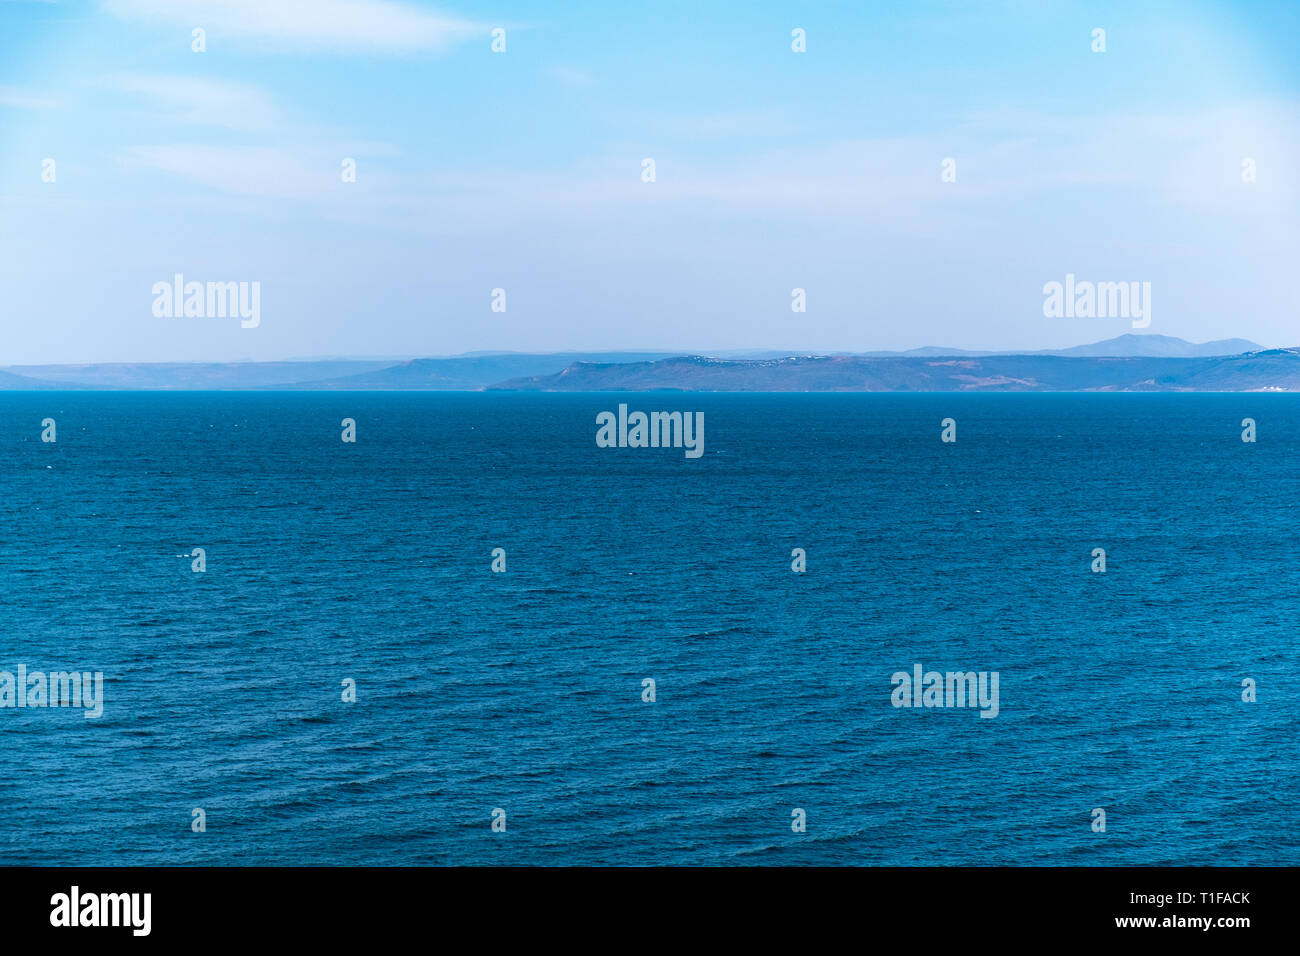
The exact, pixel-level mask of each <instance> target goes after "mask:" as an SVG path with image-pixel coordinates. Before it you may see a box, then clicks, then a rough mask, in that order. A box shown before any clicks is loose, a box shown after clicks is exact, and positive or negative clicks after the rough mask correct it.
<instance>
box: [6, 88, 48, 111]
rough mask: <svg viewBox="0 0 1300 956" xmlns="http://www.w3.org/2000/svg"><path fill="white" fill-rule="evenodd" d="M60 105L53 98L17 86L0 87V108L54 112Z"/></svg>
mask: <svg viewBox="0 0 1300 956" xmlns="http://www.w3.org/2000/svg"><path fill="white" fill-rule="evenodd" d="M58 105H59V103H58V101H57V100H55V99H54V98H53V97H49V96H46V95H44V94H42V93H36V92H33V91H31V90H23V89H19V88H18V87H16V86H0V106H12V107H14V108H16V109H21V110H52V109H56V108H57V107H58Z"/></svg>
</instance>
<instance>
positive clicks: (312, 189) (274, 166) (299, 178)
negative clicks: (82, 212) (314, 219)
mask: <svg viewBox="0 0 1300 956" xmlns="http://www.w3.org/2000/svg"><path fill="white" fill-rule="evenodd" d="M118 160H119V162H121V163H122V165H123V166H125V167H126V168H128V169H147V170H156V171H158V172H162V173H168V174H170V175H173V176H178V177H180V178H183V179H188V180H190V181H191V182H196V183H199V184H201V185H204V186H209V187H212V188H214V189H219V190H222V191H224V192H229V193H236V194H240V195H245V196H259V197H263V198H268V199H320V198H322V197H323V196H325V195H327V194H328V193H327V191H328V190H329V189H330V188H331V187H333V188H335V189H336V188H337V184H338V182H339V175H338V172H337V166H336V165H327V164H326V163H325V162H323V161H322V162H320V163H318V164H313V163H310V162H308V161H306V160H304V159H303V158H302V157H300V156H297V155H295V154H293V153H290V152H287V151H285V150H281V149H275V148H271V147H262V146H208V145H201V144H188V143H178V144H167V145H161V146H130V147H127V148H126V149H124V150H122V151H121V152H120V153H119V154H118Z"/></svg>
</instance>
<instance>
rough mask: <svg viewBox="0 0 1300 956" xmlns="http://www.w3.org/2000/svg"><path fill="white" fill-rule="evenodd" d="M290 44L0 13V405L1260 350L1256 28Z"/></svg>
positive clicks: (960, 11)
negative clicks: (166, 305)
mask: <svg viewBox="0 0 1300 956" xmlns="http://www.w3.org/2000/svg"><path fill="white" fill-rule="evenodd" d="M330 10H331V17H330V18H329V21H328V26H329V29H324V28H323V27H322V22H323V21H318V20H315V19H313V18H305V17H297V16H294V15H292V11H290V10H287V9H286V8H282V7H275V6H274V5H271V6H268V5H266V4H260V3H257V2H254V0H175V2H163V0H63V2H57V3H44V2H26V0H7V2H0V222H3V227H0V296H2V297H3V301H4V309H5V317H6V324H5V328H6V336H5V339H4V346H5V347H4V348H3V350H0V365H4V366H14V365H27V364H54V363H108V362H131V363H141V362H227V361H239V360H252V361H283V360H285V359H287V358H288V357H290V356H292V357H296V358H298V359H303V360H312V359H314V358H316V357H324V356H352V357H364V356H367V355H382V356H397V355H402V356H451V355H461V354H464V353H467V352H484V351H496V352H505V351H514V352H534V353H537V352H559V351H565V350H581V351H585V352H598V351H633V350H635V351H644V350H652V351H656V350H657V351H672V352H679V353H686V354H711V353H717V352H719V351H733V352H734V351H739V350H746V351H766V350H771V351H780V350H783V349H787V348H788V346H789V345H790V344H791V343H792V342H793V343H797V344H798V345H799V350H800V351H810V352H866V351H876V350H896V351H904V350H908V349H913V348H918V347H924V346H940V347H951V348H956V349H965V350H981V351H989V350H1000V351H1006V350H1009V349H1017V350H1043V349H1055V348H1064V347H1069V346H1073V345H1077V344H1078V343H1080V342H1093V341H1097V340H1100V339H1106V338H1110V337H1113V336H1116V335H1119V334H1122V333H1125V332H1128V331H1130V330H1132V324H1131V322H1130V321H1129V320H1128V319H1127V318H1090V319H1083V318H1060V319H1052V318H1047V317H1045V316H1044V313H1043V301H1044V294H1043V288H1044V284H1045V283H1048V282H1053V281H1057V282H1059V281H1063V280H1064V279H1065V277H1066V276H1067V275H1073V276H1077V277H1078V278H1079V279H1080V280H1081V281H1082V280H1088V281H1096V282H1140V283H1150V286H1151V290H1152V291H1151V299H1150V306H1151V316H1150V317H1151V324H1150V326H1149V328H1147V329H1145V330H1144V331H1146V332H1149V333H1159V334H1165V335H1170V336H1177V337H1181V338H1184V339H1187V340H1189V341H1193V342H1204V341H1209V340H1218V339H1228V338H1237V337H1240V338H1246V339H1250V340H1253V341H1255V342H1258V343H1260V344H1261V345H1264V346H1265V347H1287V346H1292V345H1296V344H1300V341H1297V336H1296V334H1295V332H1294V331H1293V330H1295V329H1296V328H1297V322H1296V316H1297V314H1300V287H1298V286H1297V284H1296V283H1295V282H1294V280H1293V275H1294V271H1295V263H1296V261H1298V260H1300V256H1297V254H1296V248H1295V236H1294V224H1295V222H1296V220H1297V212H1300V204H1298V202H1300V201H1298V198H1297V197H1298V195H1300V194H1298V193H1297V190H1296V177H1295V174H1294V170H1295V168H1296V153H1297V148H1296V147H1297V142H1298V137H1297V133H1296V131H1297V129H1298V128H1300V124H1298V122H1297V120H1298V119H1300V67H1298V66H1297V60H1296V58H1295V57H1294V55H1293V53H1294V50H1293V49H1292V46H1293V40H1294V37H1295V36H1296V35H1297V33H1300V8H1298V7H1297V6H1296V5H1294V4H1288V3H1283V2H1260V3H1251V4H1244V3H1234V2H1228V0H1223V2H1212V0H1203V2H1193V3H1172V2H1157V3H1152V4H1149V5H1143V6H1142V7H1141V8H1140V9H1135V8H1133V7H1132V6H1131V5H1129V4H1124V3H1119V2H1101V3H1089V4H1083V3H1071V2H1066V3H1061V4H1054V5H1051V6H1050V8H1046V7H1041V8H1040V6H1039V5H1037V4H1026V3H1023V2H1018V0H1004V2H991V3H989V4H986V5H982V6H980V7H978V8H975V7H971V6H967V5H963V4H958V3H949V2H926V3H917V4H913V5H908V6H905V7H898V8H892V9H869V10H863V9H854V8H851V7H828V8H817V9H805V8H800V7H788V6H786V5H783V4H775V3H760V4H750V3H746V4H741V3H738V2H727V3H719V4H717V5H713V6H711V7H709V8H708V9H697V8H696V7H694V6H691V5H685V4H676V3H667V4H659V5H656V6H655V7H653V8H646V9H644V10H635V9H622V8H610V9H606V8H602V7H600V6H591V7H581V8H574V9H573V10H572V11H570V12H556V11H555V10H554V9H552V8H551V5H549V4H542V3H537V2H528V0H508V2H502V3H498V4H495V5H493V6H492V8H491V9H490V10H487V11H478V10H471V9H470V7H469V6H468V5H463V4H457V3H454V2H449V3H447V4H439V5H431V4H428V3H424V2H417V0H405V2H383V3H381V2H379V0H330ZM742 14H743V15H742ZM683 22H690V23H692V24H694V27H693V28H692V29H688V30H683V29H682V27H681V23H683ZM196 27H202V28H203V29H204V30H205V31H206V34H205V37H206V46H205V50H204V51H203V52H201V53H198V52H194V51H193V50H192V40H191V33H192V30H193V29H194V28H196ZM494 28H503V29H505V31H506V50H505V52H502V53H494V52H493V51H492V47H491V45H492V31H493V29H494ZM795 28H798V29H801V30H803V31H805V33H806V40H807V49H806V52H802V53H796V52H793V51H792V49H791V31H792V30H793V29H795ZM1097 28H1102V29H1104V30H1105V31H1106V33H1105V40H1106V49H1105V52H1093V50H1092V49H1091V45H1092V43H1093V41H1092V39H1091V36H1092V32H1093V31H1094V30H1095V29H1097ZM646 158H653V159H654V161H655V169H656V177H655V181H654V182H644V181H643V180H642V163H643V160H644V159H646ZM1247 158H1249V159H1250V160H1251V161H1252V163H1253V164H1254V166H1253V168H1254V170H1255V172H1256V178H1255V179H1254V181H1253V182H1244V181H1243V175H1242V168H1243V167H1242V164H1243V161H1244V160H1245V159H1247ZM47 159H53V160H54V161H55V163H56V164H57V165H56V168H57V177H56V178H55V180H54V181H53V182H47V181H43V179H42V172H43V168H44V166H43V164H44V162H45V161H46V160H47ZM349 159H350V160H353V161H354V162H355V169H356V181H355V182H345V181H343V179H342V177H341V174H340V169H341V165H342V164H343V163H344V161H345V160H349ZM945 159H953V160H954V162H955V167H954V168H955V173H956V180H955V181H954V182H944V181H942V179H941V164H942V163H943V161H944V160H945ZM176 274H181V275H184V276H185V277H186V278H187V279H190V280H196V281H201V282H249V283H251V282H257V283H260V294H261V304H260V323H259V324H258V325H257V327H256V328H241V327H240V323H239V321H238V320H233V321H232V320H229V319H220V318H201V319H200V318H160V317H157V316H156V315H154V314H153V312H152V311H151V305H152V304H153V302H154V295H153V294H152V292H151V289H152V288H153V286H154V285H155V284H156V283H158V282H160V281H169V280H171V278H172V277H173V276H174V275H176ZM497 288H503V289H505V290H506V293H507V297H508V299H507V301H508V305H507V308H506V311H504V312H494V311H492V308H491V301H492V290H494V289H497ZM795 288H800V289H804V290H806V299H807V311H806V312H802V313H796V312H792V311H791V293H792V289H795ZM664 343H668V344H670V345H671V346H672V347H671V348H668V349H664V348H659V347H658V346H661V345H662V344H664Z"/></svg>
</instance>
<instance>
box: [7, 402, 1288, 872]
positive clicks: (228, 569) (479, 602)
mask: <svg viewBox="0 0 1300 956" xmlns="http://www.w3.org/2000/svg"><path fill="white" fill-rule="evenodd" d="M619 404H626V405H627V406H628V408H629V409H630V410H633V411H635V410H641V411H645V412H651V411H681V412H701V413H703V417H704V423H705V432H704V450H703V454H701V455H700V456H699V457H698V458H691V457H688V456H687V455H686V454H685V453H684V451H683V449H681V448H639V447H638V448H608V447H598V445H597V443H596V440H595V439H596V434H597V423H596V420H597V416H598V415H599V414H600V413H601V412H605V411H611V412H617V408H618V405H619ZM949 418H950V419H952V421H953V425H952V432H951V435H950V437H955V439H956V440H955V441H949V442H945V441H943V440H942V435H943V431H944V426H943V424H942V423H943V421H944V420H945V419H949ZM46 419H52V420H53V422H54V429H55V430H54V433H53V434H52V435H50V436H48V437H53V438H54V440H53V441H43V440H42V435H43V433H46V432H47V431H48V426H46V425H44V424H43V422H44V421H45V420H46ZM344 419H352V421H353V422H354V423H355V438H356V440H355V442H345V441H343V440H342V438H343V432H344V424H343V422H344ZM1245 419H1251V420H1253V422H1254V423H1255V438H1256V440H1255V441H1253V442H1247V441H1243V440H1242V435H1243V431H1244V430H1245V428H1246V426H1244V425H1243V421H1244V420H1245ZM0 461H3V467H0V671H3V672H9V673H11V674H16V673H17V669H18V668H19V667H20V666H22V667H24V668H25V669H26V671H27V673H28V674H29V679H30V675H31V674H32V673H33V672H37V673H42V672H43V673H46V674H48V673H50V672H64V671H67V672H73V671H76V672H86V673H92V672H93V673H100V674H102V700H101V704H102V713H101V714H100V715H99V716H98V717H90V718H88V717H87V714H88V713H89V712H90V711H89V709H88V708H87V707H85V706H83V707H81V708H76V707H58V708H56V707H49V706H45V707H41V706H27V707H23V708H19V707H16V706H8V707H6V706H2V705H3V703H4V701H3V699H2V691H3V687H2V686H0V864H46V865H65V864H66V865H80V866H101V865H102V866H110V865H113V866H115V865H132V864H147V865H215V866H224V865H272V864H274V865H294V864H302V865H337V866H353V865H398V864H400V865H429V866H443V865H504V864H522V865H543V866H552V865H593V864H600V865H627V866H654V865H726V866H753V865H791V864H798V865H803V864H819V865H850V866H877V865H904V866H909V865H936V864H937V865H1012V866H1029V865H1035V866H1037V865H1069V866H1113V865H1134V864H1150V865H1199V864H1206V865H1232V866H1238V865H1270V866H1271V865H1296V864H1300V814H1298V813H1297V812H1296V808H1297V793H1300V744H1298V743H1297V733H1298V731H1300V686H1298V682H1300V670H1298V669H1297V663H1296V661H1297V647H1298V646H1300V513H1298V510H1297V505H1298V504H1300V396H1296V395H1288V394H1167V393H1159V394H1129V393H1126V394H1027V393H1012V394H893V393H891V394H701V393H686V392H656V393H649V394H638V393H600V394H593V393H586V394H524V393H511V392H481V393H440V392H404V393H394V392H91V391H77V392H70V391H69V392H53V391H46V392H7V393H0ZM196 549H201V554H202V560H201V562H200V561H199V559H198V558H197V557H196V555H197V554H198V553H199V552H197V551H196ZM498 549H500V550H498ZM798 549H801V550H798ZM1098 549H1101V550H1102V551H1104V561H1105V564H1104V570H1099V569H1098V555H1097V550H1098ZM196 563H201V564H202V570H196V569H195V567H196ZM800 563H802V565H803V570H795V567H796V565H798V564H800ZM494 564H495V565H496V566H497V568H498V570H494V569H493V568H494ZM502 567H504V570H500V568H502ZM918 666H919V667H920V668H921V669H922V672H923V673H929V672H931V671H935V672H939V673H941V674H946V673H947V672H959V673H961V672H971V671H975V672H982V673H984V674H986V675H992V674H996V675H997V676H998V701H997V712H996V716H992V715H991V714H987V710H988V708H983V709H981V708H980V707H973V706H969V705H968V706H964V707H963V706H933V707H927V706H915V707H906V706H899V705H898V702H899V694H898V691H899V687H900V683H899V682H898V681H897V679H896V676H897V675H899V674H905V675H910V674H913V673H914V670H915V669H916V668H917V667H918ZM0 679H2V678H0ZM651 682H652V683H651ZM15 693H16V692H15ZM946 701H947V698H945V702H946ZM968 703H969V702H968ZM1097 811H1102V815H1100V816H1099V815H1098V812H1097Z"/></svg>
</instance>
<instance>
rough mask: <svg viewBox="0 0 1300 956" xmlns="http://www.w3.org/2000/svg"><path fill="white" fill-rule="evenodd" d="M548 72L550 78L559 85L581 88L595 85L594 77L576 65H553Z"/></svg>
mask: <svg viewBox="0 0 1300 956" xmlns="http://www.w3.org/2000/svg"><path fill="white" fill-rule="evenodd" d="M546 72H547V73H548V74H550V77H551V79H553V80H554V81H555V82H557V83H559V84H560V85H561V86H567V87H569V88H570V89H575V90H576V89H582V88H584V87H588V86H595V85H596V78H595V77H593V76H592V75H591V74H590V73H588V72H587V71H586V70H582V69H579V68H578V67H576V66H564V65H560V66H553V67H551V68H550V69H548V70H547V71H546Z"/></svg>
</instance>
